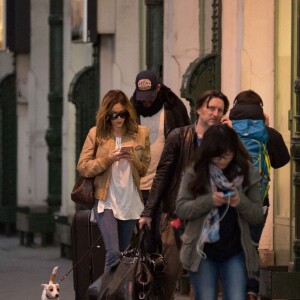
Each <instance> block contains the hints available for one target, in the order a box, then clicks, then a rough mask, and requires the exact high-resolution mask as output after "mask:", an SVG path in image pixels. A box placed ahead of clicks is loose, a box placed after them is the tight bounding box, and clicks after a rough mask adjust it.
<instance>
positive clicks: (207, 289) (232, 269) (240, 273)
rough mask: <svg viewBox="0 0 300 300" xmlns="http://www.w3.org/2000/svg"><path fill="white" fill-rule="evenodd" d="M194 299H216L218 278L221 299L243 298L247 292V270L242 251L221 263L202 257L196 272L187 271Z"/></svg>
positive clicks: (234, 299)
mask: <svg viewBox="0 0 300 300" xmlns="http://www.w3.org/2000/svg"><path fill="white" fill-rule="evenodd" d="M189 278H190V282H191V285H192V287H193V289H194V292H195V300H217V299H218V280H220V283H221V286H222V297H223V298H222V299H223V300H243V299H246V294H247V270H246V263H245V256H244V253H240V254H238V255H235V256H233V257H231V258H230V259H228V260H226V261H225V262H223V263H218V262H216V261H213V260H211V259H208V258H206V259H202V260H201V262H200V265H199V269H198V272H189Z"/></svg>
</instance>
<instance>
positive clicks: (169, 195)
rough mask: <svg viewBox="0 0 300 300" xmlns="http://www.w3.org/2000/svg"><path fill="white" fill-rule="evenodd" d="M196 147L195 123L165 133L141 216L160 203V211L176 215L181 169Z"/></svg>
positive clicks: (189, 159)
mask: <svg viewBox="0 0 300 300" xmlns="http://www.w3.org/2000/svg"><path fill="white" fill-rule="evenodd" d="M196 149H197V141H196V135H195V124H192V125H189V126H185V127H181V128H176V129H174V130H173V131H172V132H171V133H170V134H169V135H168V137H167V139H166V142H165V146H164V149H163V152H162V155H161V158H160V161H159V164H158V166H157V169H156V175H155V177H154V180H153V184H152V188H151V191H150V194H149V198H148V201H147V204H146V206H145V208H144V211H143V212H142V214H141V215H142V216H144V217H152V216H153V212H154V211H155V210H156V208H157V207H158V206H159V205H160V204H162V211H163V212H164V213H168V214H169V215H170V216H171V217H175V205H176V199H177V195H178V190H179V187H180V183H181V178H182V173H183V171H184V170H185V168H186V167H187V165H188V164H189V163H190V161H191V159H192V157H193V155H194V152H195V150H196Z"/></svg>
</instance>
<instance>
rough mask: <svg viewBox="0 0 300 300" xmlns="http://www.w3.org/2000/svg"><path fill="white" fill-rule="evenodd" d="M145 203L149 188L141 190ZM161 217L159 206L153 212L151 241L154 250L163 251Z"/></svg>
mask: <svg viewBox="0 0 300 300" xmlns="http://www.w3.org/2000/svg"><path fill="white" fill-rule="evenodd" d="M141 192H142V197H143V202H144V205H146V203H147V201H148V197H149V192H150V191H149V190H141ZM160 219H161V209H160V207H158V208H157V210H156V211H154V212H153V218H152V222H151V241H152V245H153V248H152V252H158V253H161V252H162V242H161V235H160Z"/></svg>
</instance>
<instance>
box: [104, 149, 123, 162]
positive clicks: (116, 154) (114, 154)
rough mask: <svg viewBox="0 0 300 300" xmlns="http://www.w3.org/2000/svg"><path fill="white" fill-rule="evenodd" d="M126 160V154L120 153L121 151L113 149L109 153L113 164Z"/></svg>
mask: <svg viewBox="0 0 300 300" xmlns="http://www.w3.org/2000/svg"><path fill="white" fill-rule="evenodd" d="M122 158H124V153H122V152H120V150H117V149H113V150H110V151H109V153H108V159H109V160H110V161H112V162H115V161H119V160H120V159H122Z"/></svg>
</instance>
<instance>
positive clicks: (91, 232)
mask: <svg viewBox="0 0 300 300" xmlns="http://www.w3.org/2000/svg"><path fill="white" fill-rule="evenodd" d="M90 215H91V211H90V210H79V211H77V212H76V214H75V216H74V217H73V221H72V227H71V236H72V251H73V268H74V269H73V281H74V290H75V300H87V299H88V294H87V290H88V287H89V285H90V284H91V283H92V282H94V281H95V280H96V279H97V278H98V277H99V276H100V275H101V274H102V273H103V271H104V261H105V247H104V243H103V240H102V237H101V234H100V231H99V228H98V226H97V224H96V223H92V222H90Z"/></svg>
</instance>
